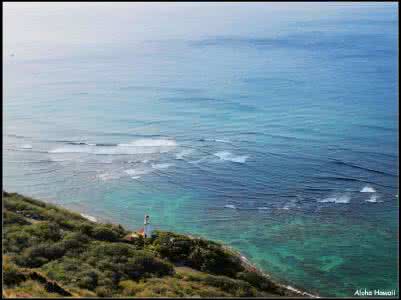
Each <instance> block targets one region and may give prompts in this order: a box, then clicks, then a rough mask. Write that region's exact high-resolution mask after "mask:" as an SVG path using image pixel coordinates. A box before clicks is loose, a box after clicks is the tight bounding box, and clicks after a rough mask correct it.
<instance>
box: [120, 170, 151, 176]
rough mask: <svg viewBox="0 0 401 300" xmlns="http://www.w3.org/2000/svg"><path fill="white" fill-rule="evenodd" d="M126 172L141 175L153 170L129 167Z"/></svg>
mask: <svg viewBox="0 0 401 300" xmlns="http://www.w3.org/2000/svg"><path fill="white" fill-rule="evenodd" d="M124 172H125V173H127V174H128V175H132V176H139V175H145V174H148V173H150V172H152V170H151V169H127V170H124Z"/></svg>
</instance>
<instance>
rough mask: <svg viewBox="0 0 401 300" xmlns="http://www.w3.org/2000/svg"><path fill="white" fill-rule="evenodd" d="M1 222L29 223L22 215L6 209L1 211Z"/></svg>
mask: <svg viewBox="0 0 401 300" xmlns="http://www.w3.org/2000/svg"><path fill="white" fill-rule="evenodd" d="M3 224H4V225H9V224H19V225H29V224H30V223H29V222H28V221H27V220H26V219H25V218H24V217H23V216H21V215H19V214H16V213H14V212H12V211H9V210H6V211H4V212H3Z"/></svg>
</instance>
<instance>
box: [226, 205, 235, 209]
mask: <svg viewBox="0 0 401 300" xmlns="http://www.w3.org/2000/svg"><path fill="white" fill-rule="evenodd" d="M224 207H225V208H231V209H237V207H236V206H235V205H232V204H226V205H224Z"/></svg>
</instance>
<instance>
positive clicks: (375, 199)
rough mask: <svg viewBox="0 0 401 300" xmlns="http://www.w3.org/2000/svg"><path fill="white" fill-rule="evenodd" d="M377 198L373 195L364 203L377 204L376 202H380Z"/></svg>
mask: <svg viewBox="0 0 401 300" xmlns="http://www.w3.org/2000/svg"><path fill="white" fill-rule="evenodd" d="M379 198H380V197H379V196H378V195H377V194H373V195H371V196H370V197H369V199H366V200H365V201H366V202H370V203H377V202H381V201H379Z"/></svg>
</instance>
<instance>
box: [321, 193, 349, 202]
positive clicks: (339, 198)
mask: <svg viewBox="0 0 401 300" xmlns="http://www.w3.org/2000/svg"><path fill="white" fill-rule="evenodd" d="M350 200H351V196H350V194H342V195H333V196H330V197H327V198H324V199H322V200H319V201H318V202H320V203H349V202H350Z"/></svg>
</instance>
